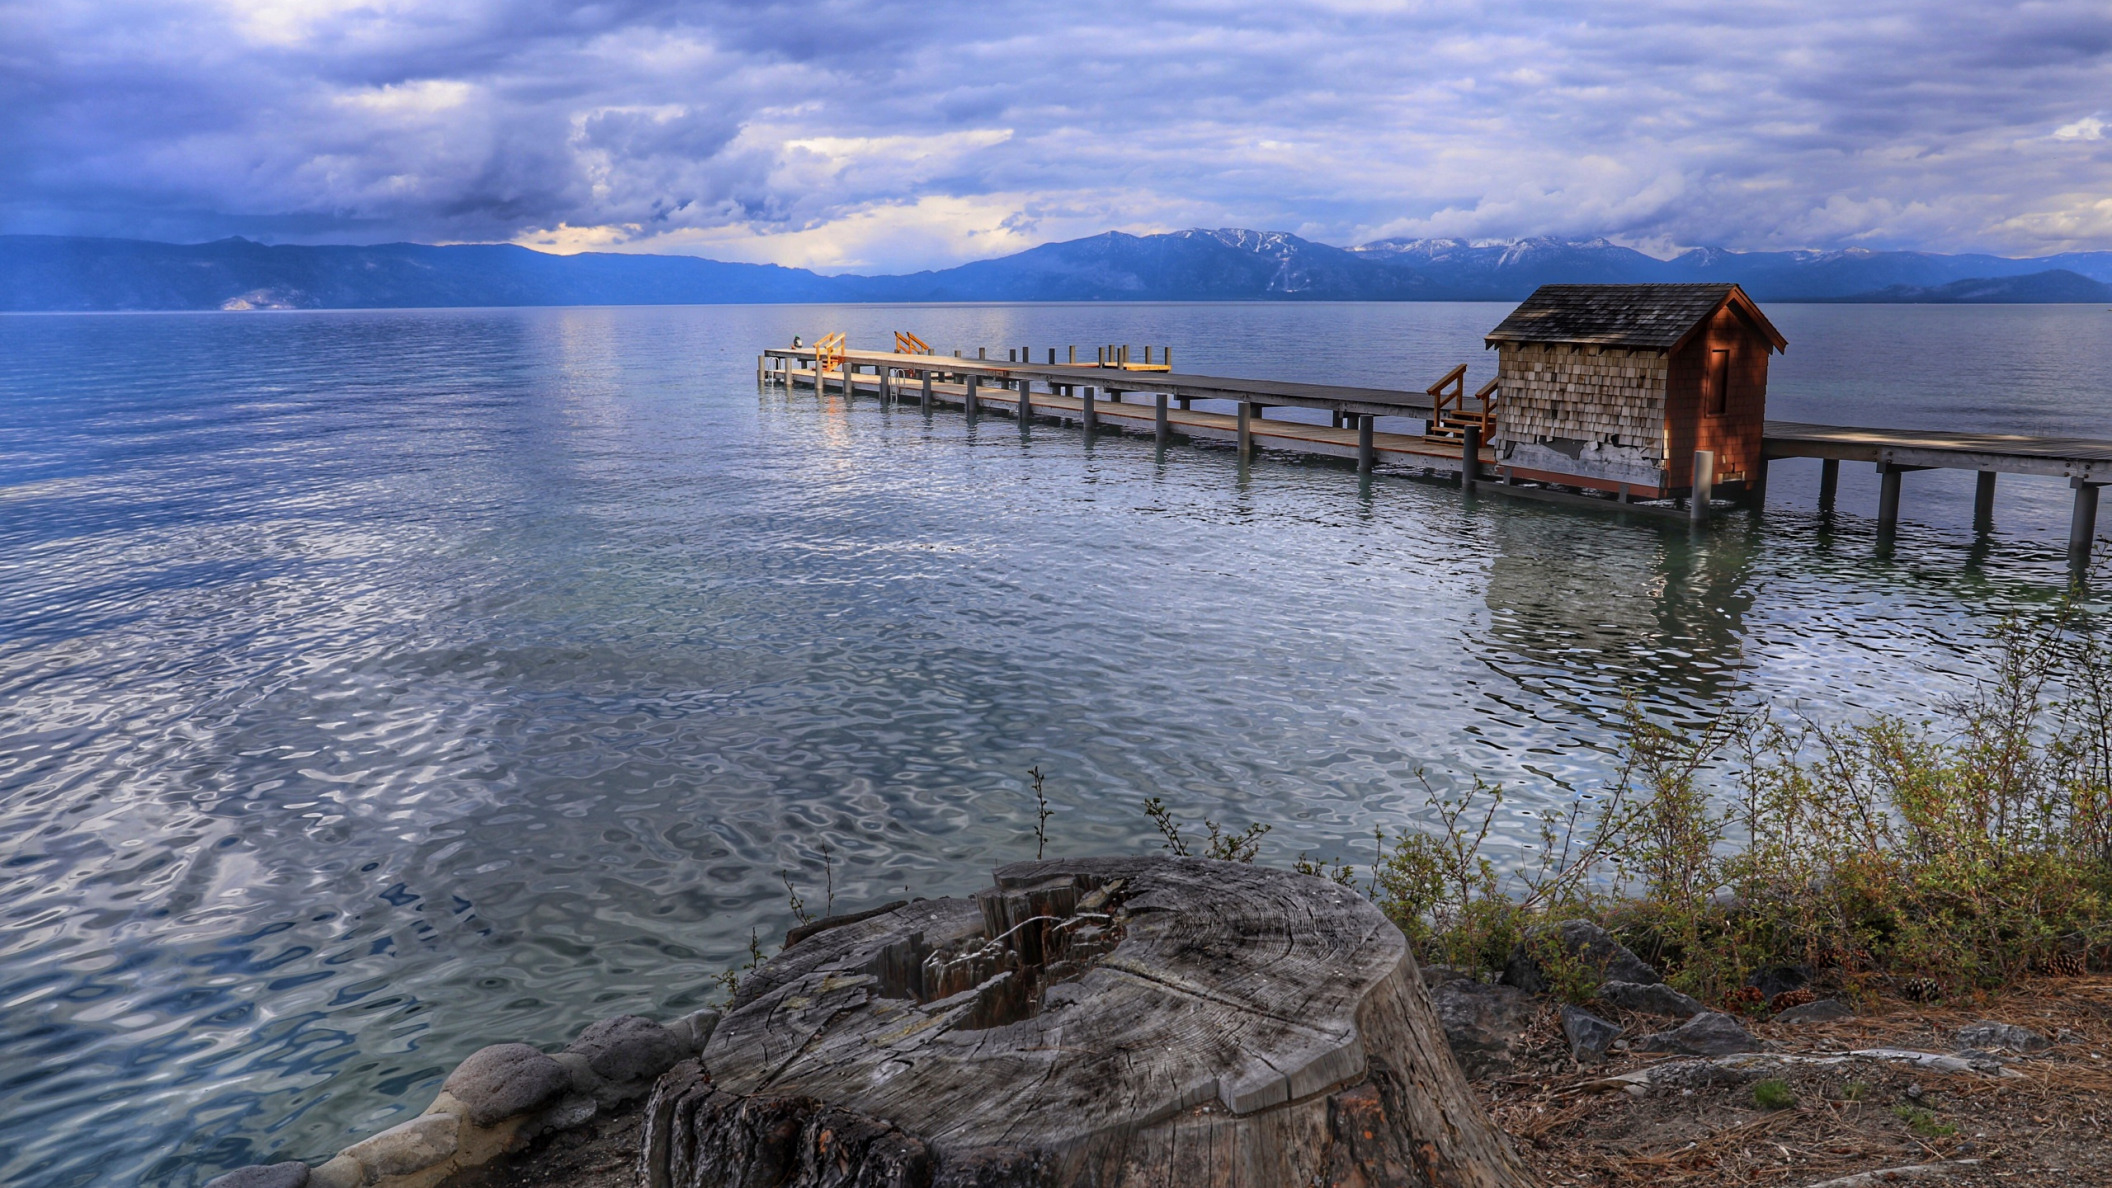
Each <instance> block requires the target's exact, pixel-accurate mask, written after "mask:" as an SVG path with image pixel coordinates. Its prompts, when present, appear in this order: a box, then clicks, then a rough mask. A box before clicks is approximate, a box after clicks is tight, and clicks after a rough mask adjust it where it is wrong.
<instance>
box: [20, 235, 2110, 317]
mask: <svg viewBox="0 0 2112 1188" xmlns="http://www.w3.org/2000/svg"><path fill="white" fill-rule="evenodd" d="M1646 281H1736V282H1737V283H1739V284H1741V285H1743V286H1744V287H1745V289H1746V291H1747V292H1748V293H1750V294H1751V295H1752V296H1753V297H1755V298H1756V299H1759V300H1762V301H1867V302H1944V303H1965V302H2010V303H2023V302H2101V301H2112V252H2070V253H2065V254H2062V255H2056V256H2039V257H2032V258H2026V259H2013V258H2010V257H2005V256H1991V255H1943V254H1939V253H1933V252H1878V251H1866V250H1862V249H1849V250H1846V251H1830V252H1817V251H1793V252H1733V251H1726V250H1724V249H1721V248H1697V249H1694V250H1691V251H1687V252H1683V253H1681V254H1680V255H1677V256H1674V257H1673V258H1671V259H1669V260H1660V259H1658V258H1656V257H1654V256H1650V255H1646V254H1644V253H1642V252H1638V251H1635V250H1634V249H1632V248H1625V247H1621V246H1619V245H1617V244H1614V243H1610V242H1608V241H1606V240H1604V239H1588V240H1560V239H1551V238H1534V239H1519V240H1508V241H1501V242H1488V241H1466V240H1457V239H1382V240H1378V241H1376V242H1373V243H1366V244H1359V245H1357V246H1356V247H1350V248H1341V247H1331V246H1329V245H1327V244H1322V243H1314V242H1312V241H1310V240H1305V239H1300V238H1298V237H1297V236H1295V235H1287V234H1284V233H1282V232H1274V231H1244V230H1215V231H1206V230H1191V231H1176V232H1171V233H1168V234H1164V235H1126V234H1123V233H1121V232H1117V231H1110V232H1107V233H1106V234H1103V235H1095V236H1090V237H1088V238H1085V239H1074V240H1069V241H1067V242H1063V243H1049V244H1043V245H1041V246H1039V247H1035V248H1030V249H1028V250H1026V251H1023V252H1019V253H1017V254H1015V255H1010V256H1004V257H1000V258H998V259H992V260H979V261H976V262H974V263H970V264H963V265H960V266H958V267H954V268H947V269H941V270H936V271H928V272H916V273H910V274H907V275H897V276H855V275H843V276H826V275H823V274H820V273H816V272H811V271H808V270H806V269H802V268H783V267H779V266H777V265H774V264H732V263H725V262H722V261H717V260H705V259H700V258H698V257H694V256H650V255H623V254H611V253H592V252H590V253H583V254H579V255H571V256H557V255H551V254H548V253H544V252H536V251H531V250H529V249H527V248H523V247H517V246H514V245H510V244H463V245H454V246H430V245H425V244H411V243H392V244H378V245H374V246H371V247H344V246H307V245H267V244H260V243H255V242H252V241H250V240H246V239H223V240H217V241H215V242H212V243H200V244H171V243H153V242H147V241H143V240H128V239H89V238H77V237H65V236H41V235H0V310H9V311H63V310H152V309H170V310H197V309H232V310H240V309H343V308H405V307H436V306H487V305H688V304H729V303H757V304H761V303H782V302H853V301H855V302H876V303H889V302H944V301H1299V300H1304V301H1515V300H1518V299H1520V298H1523V297H1524V296H1526V295H1527V294H1528V293H1531V292H1532V291H1533V289H1534V288H1536V287H1537V286H1539V285H1542V284H1547V283H1551V282H1571V283H1576V282H1598V283H1619V282H1646Z"/></svg>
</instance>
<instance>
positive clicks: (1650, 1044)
mask: <svg viewBox="0 0 2112 1188" xmlns="http://www.w3.org/2000/svg"><path fill="white" fill-rule="evenodd" d="M1635 1050H1636V1051H1638V1052H1678V1053H1681V1054H1683V1055H1687V1056H1729V1055H1731V1054H1732V1053H1734V1052H1758V1051H1760V1041H1759V1040H1757V1039H1754V1038H1753V1035H1752V1033H1751V1032H1749V1031H1747V1030H1746V1029H1745V1028H1743V1027H1741V1026H1739V1025H1738V1020H1736V1019H1733V1018H1731V1017H1730V1016H1729V1015H1726V1014H1724V1013H1722V1012H1721V1011H1703V1012H1702V1013H1700V1014H1698V1015H1696V1016H1694V1017H1693V1018H1691V1019H1689V1020H1687V1021H1686V1022H1685V1023H1682V1024H1680V1025H1679V1026H1678V1027H1675V1028H1673V1029H1672V1030H1670V1031H1660V1032H1657V1033H1655V1034H1653V1035H1646V1036H1644V1037H1643V1038H1641V1039H1639V1040H1637V1041H1635Z"/></svg>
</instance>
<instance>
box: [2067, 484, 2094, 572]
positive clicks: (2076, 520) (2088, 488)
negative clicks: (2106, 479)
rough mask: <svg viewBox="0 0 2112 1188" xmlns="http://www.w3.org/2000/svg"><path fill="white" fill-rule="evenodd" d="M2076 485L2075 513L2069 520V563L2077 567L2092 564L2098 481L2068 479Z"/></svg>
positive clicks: (2080, 567)
mask: <svg viewBox="0 0 2112 1188" xmlns="http://www.w3.org/2000/svg"><path fill="white" fill-rule="evenodd" d="M2068 481H2069V483H2070V484H2071V485H2073V486H2074V487H2075V514H2074V515H2073V516H2071V517H2070V518H2069V520H2068V563H2069V564H2070V565H2072V566H2074V567H2075V568H2077V569H2082V568H2085V567H2087V566H2088V565H2089V564H2090V548H2091V546H2092V545H2093V544H2095V543H2096V541H2097V488H2098V484H2097V483H2092V482H2085V481H2083V480H2082V479H2070V480H2068Z"/></svg>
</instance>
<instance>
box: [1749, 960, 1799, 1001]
mask: <svg viewBox="0 0 2112 1188" xmlns="http://www.w3.org/2000/svg"><path fill="white" fill-rule="evenodd" d="M1745 984H1746V985H1748V986H1751V987H1752V988H1753V989H1755V990H1758V991H1759V992H1760V997H1761V998H1763V999H1769V1000H1772V999H1773V998H1774V997H1775V995H1777V994H1786V993H1788V992H1789V991H1791V990H1802V989H1803V988H1804V987H1806V986H1808V985H1810V984H1811V967H1810V966H1808V965H1770V966H1768V967H1767V968H1766V969H1762V970H1758V971H1756V972H1755V973H1754V974H1753V976H1752V977H1749V978H1747V979H1746V980H1745Z"/></svg>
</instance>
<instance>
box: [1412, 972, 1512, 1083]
mask: <svg viewBox="0 0 2112 1188" xmlns="http://www.w3.org/2000/svg"><path fill="white" fill-rule="evenodd" d="M1430 1005H1431V1006H1433V1007H1435V1008H1436V1009H1437V1022H1438V1025H1439V1026H1440V1027H1442V1028H1444V1031H1445V1043H1446V1045H1447V1046H1449V1047H1450V1048H1451V1049H1452V1058H1453V1059H1454V1060H1457V1061H1459V1067H1460V1069H1461V1071H1463V1072H1465V1073H1466V1074H1467V1075H1468V1076H1470V1077H1478V1076H1483V1075H1486V1074H1489V1073H1493V1072H1499V1071H1502V1070H1503V1069H1507V1068H1509V1067H1510V1065H1511V1045H1513V1044H1515V1043H1516V1042H1517V1041H1518V1037H1519V1036H1520V1035H1521V1034H1523V1033H1524V1031H1525V1029H1526V1028H1527V1027H1529V1026H1531V1025H1532V1022H1533V1015H1534V1014H1535V1013H1536V1007H1535V1005H1534V1003H1533V997H1532V995H1530V994H1527V993H1526V992H1525V991H1523V990H1520V989H1518V988H1516V987H1514V986H1497V985H1493V984H1491V983H1488V982H1477V981H1474V980H1473V979H1471V978H1453V979H1450V980H1448V981H1443V982H1439V983H1438V984H1437V985H1435V986H1432V987H1430Z"/></svg>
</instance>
